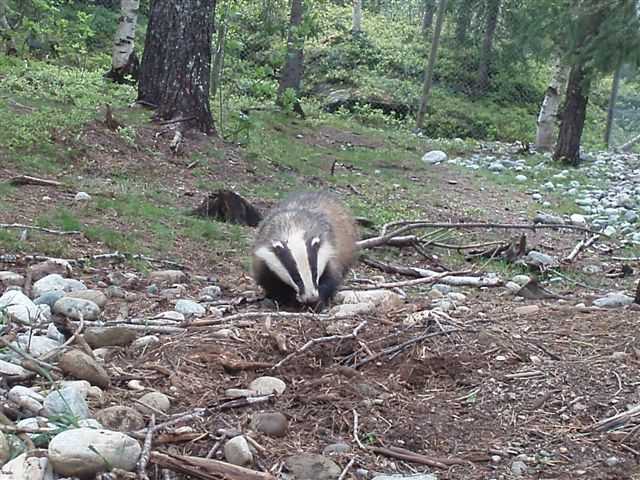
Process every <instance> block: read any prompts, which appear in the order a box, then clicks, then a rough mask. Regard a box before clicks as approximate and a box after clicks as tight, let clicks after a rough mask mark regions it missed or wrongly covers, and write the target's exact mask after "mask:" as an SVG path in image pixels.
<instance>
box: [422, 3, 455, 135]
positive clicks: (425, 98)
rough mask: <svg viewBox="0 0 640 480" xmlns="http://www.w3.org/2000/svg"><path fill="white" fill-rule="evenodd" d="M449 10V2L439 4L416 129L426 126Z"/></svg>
mask: <svg viewBox="0 0 640 480" xmlns="http://www.w3.org/2000/svg"><path fill="white" fill-rule="evenodd" d="M446 9H447V0H440V2H439V3H438V13H437V15H438V18H437V19H436V28H435V30H434V32H433V39H432V40H431V52H430V53H429V61H428V62H427V67H426V69H425V72H424V84H423V86H422V97H421V99H420V109H419V110H418V115H417V118H416V127H417V128H422V127H423V125H424V116H425V115H426V113H427V105H428V102H429V94H430V93H431V85H432V84H433V69H434V67H435V65H436V56H437V55H438V45H439V44H440V33H441V32H442V25H443V24H444V14H445V11H446Z"/></svg>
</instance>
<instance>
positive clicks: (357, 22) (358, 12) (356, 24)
mask: <svg viewBox="0 0 640 480" xmlns="http://www.w3.org/2000/svg"><path fill="white" fill-rule="evenodd" d="M352 20H353V27H352V28H351V31H352V32H353V33H355V34H358V33H360V32H362V0H353V15H352Z"/></svg>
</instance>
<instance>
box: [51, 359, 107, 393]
mask: <svg viewBox="0 0 640 480" xmlns="http://www.w3.org/2000/svg"><path fill="white" fill-rule="evenodd" d="M58 366H59V367H60V369H61V370H62V371H63V372H64V373H66V374H68V375H72V376H73V377H75V378H79V379H81V380H87V381H88V382H89V383H91V385H97V386H98V387H101V388H108V387H109V386H110V385H111V380H110V378H109V374H108V373H107V372H106V370H105V369H104V368H103V367H102V366H101V365H99V364H98V363H97V362H96V361H95V360H94V359H93V358H91V357H90V356H89V355H87V354H86V353H84V352H81V351H80V350H69V351H67V352H65V353H64V354H62V355H61V357H60V362H59V364H58Z"/></svg>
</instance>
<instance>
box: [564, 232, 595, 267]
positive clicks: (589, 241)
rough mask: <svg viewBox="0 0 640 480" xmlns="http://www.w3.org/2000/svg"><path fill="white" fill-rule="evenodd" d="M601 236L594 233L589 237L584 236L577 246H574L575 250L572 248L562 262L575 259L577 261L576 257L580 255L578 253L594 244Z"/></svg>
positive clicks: (571, 261) (570, 261)
mask: <svg viewBox="0 0 640 480" xmlns="http://www.w3.org/2000/svg"><path fill="white" fill-rule="evenodd" d="M599 238H600V235H593V236H591V237H589V238H584V239H582V240H580V241H579V242H578V243H577V244H576V246H575V247H573V250H571V253H569V255H567V256H566V257H564V258H563V259H562V260H561V262H562V263H573V261H575V259H576V258H577V257H578V255H579V254H580V252H582V251H583V250H585V249H587V248H589V247H590V246H591V245H593V244H594V243H595V242H596V241H597V240H598V239H599Z"/></svg>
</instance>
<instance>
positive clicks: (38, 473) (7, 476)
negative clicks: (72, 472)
mask: <svg viewBox="0 0 640 480" xmlns="http://www.w3.org/2000/svg"><path fill="white" fill-rule="evenodd" d="M55 478H56V477H55V476H54V474H53V470H52V469H51V462H50V461H49V459H48V458H47V456H46V451H43V450H33V451H31V452H29V454H28V456H27V453H26V452H25V453H22V454H20V455H18V456H17V457H16V458H14V459H13V460H10V461H9V462H7V463H6V464H5V465H4V466H3V467H2V470H1V471H0V479H1V480H54V479H55Z"/></svg>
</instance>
